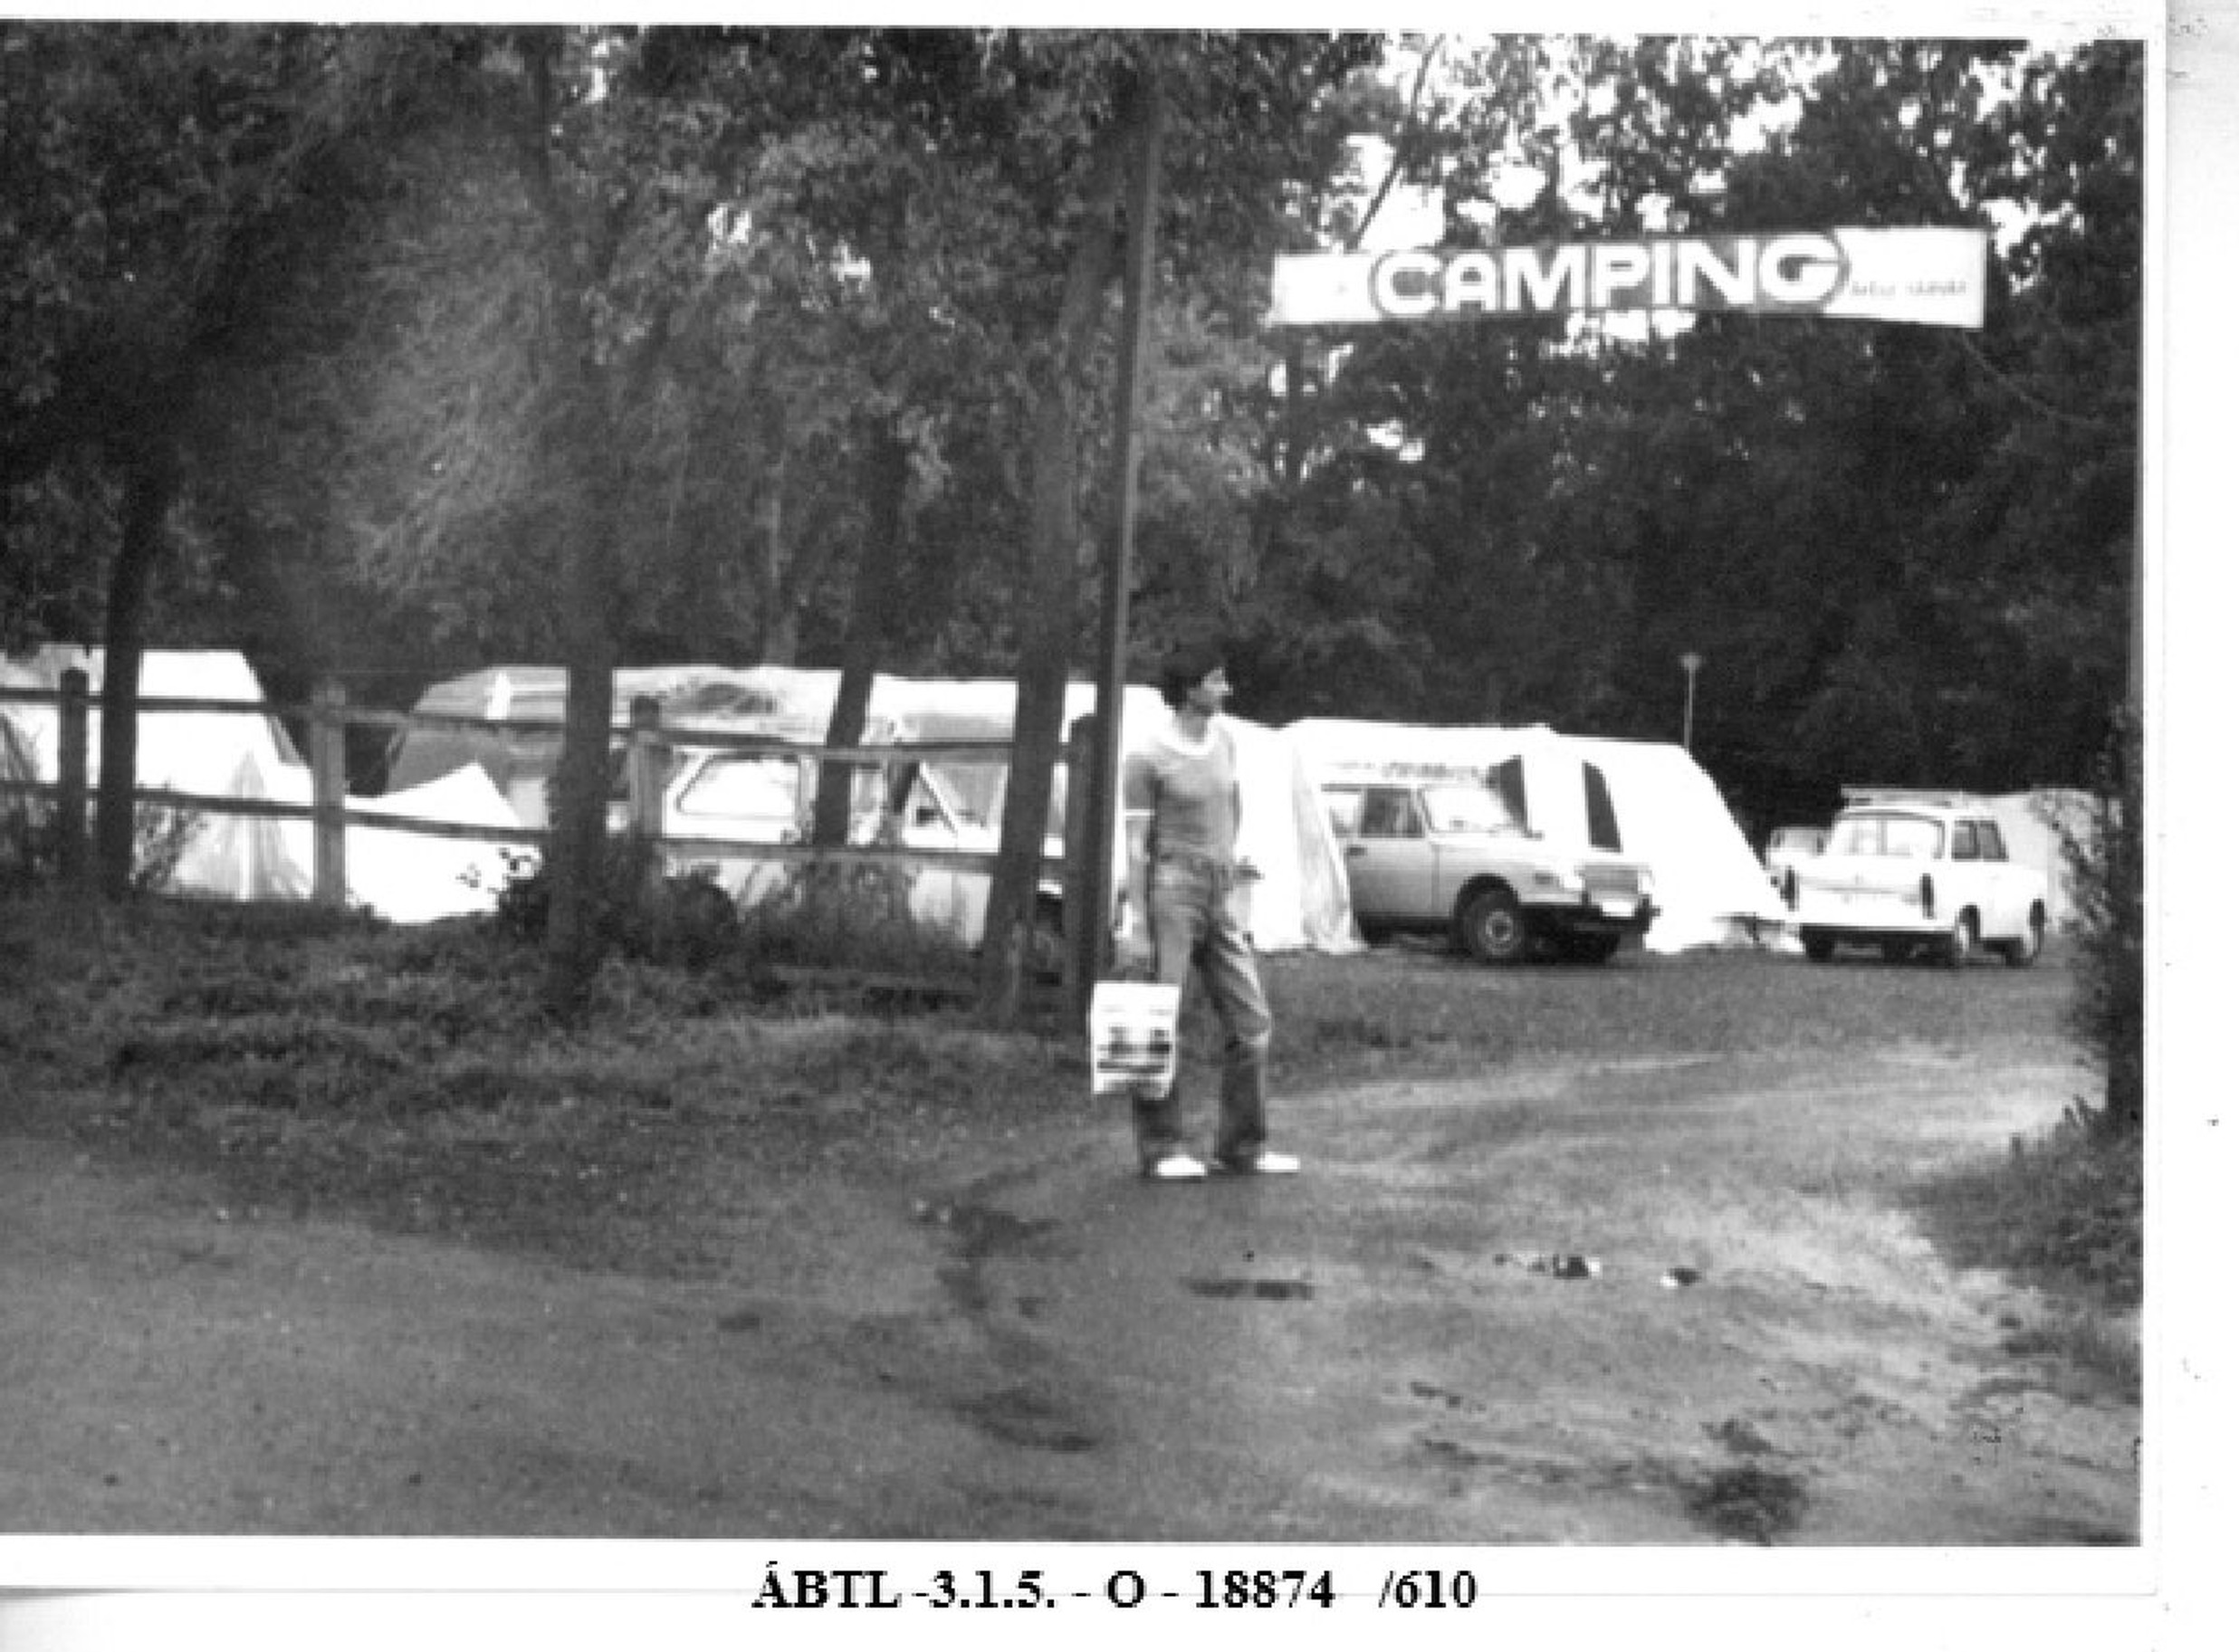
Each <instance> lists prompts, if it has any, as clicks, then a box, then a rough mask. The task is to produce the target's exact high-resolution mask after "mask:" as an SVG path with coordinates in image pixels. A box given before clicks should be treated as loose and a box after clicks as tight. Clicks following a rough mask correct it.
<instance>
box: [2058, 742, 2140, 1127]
mask: <svg viewBox="0 0 2239 1652" xmlns="http://www.w3.org/2000/svg"><path fill="white" fill-rule="evenodd" d="M2143 769H2144V763H2143V750H2142V742H2141V740H2140V739H2139V729H2138V723H2137V720H2136V718H2135V717H2133V716H2132V715H2131V714H2130V713H2129V712H2128V711H2124V712H2121V713H2119V714H2118V715H2117V718H2116V721H2115V729H2114V732H2113V734H2112V735H2111V736H2110V739H2109V740H2108V744H2107V749H2106V751H2105V753H2104V754H2103V755H2102V756H2101V758H2100V762H2099V768H2098V773H2097V775H2096V777H2095V779H2096V784H2095V786H2094V787H2093V793H2094V796H2095V797H2096V799H2097V801H2096V802H2095V804H2094V806H2093V809H2092V816H2093V818H2092V828H2093V829H2092V830H2091V832H2090V833H2089V834H2088V835H2085V834H2074V833H2065V832H2064V833H2063V834H2062V845H2061V848H2062V856H2063V858H2064V859H2065V860H2066V862H2067V864H2068V868H2069V874H2070V887H2071V889H2072V893H2073V896H2074V900H2075V906H2076V917H2075V935H2076V942H2077V947H2076V959H2075V982H2076V995H2075V999H2074V1003H2073V1005H2072V1008H2071V1011H2070V1027H2071V1028H2072V1031H2073V1032H2074V1033H2075V1035H2076V1036H2077V1038H2078V1039H2079V1041H2081V1044H2082V1046H2083V1047H2084V1049H2085V1051H2086V1052H2087V1053H2088V1054H2089V1055H2090V1056H2091V1060H2092V1062H2093V1063H2094V1065H2097V1066H2098V1068H2099V1069H2100V1073H2101V1074H2102V1075H2103V1077H2104V1080H2105V1083H2104V1093H2103V1095H2102V1098H2101V1104H2100V1106H2099V1107H2098V1108H2097V1109H2095V1110H2093V1111H2092V1112H2091V1115H2090V1116H2091V1119H2092V1122H2093V1123H2094V1124H2095V1125H2096V1127H2097V1128H2098V1129H2100V1130H2101V1131H2103V1132H2109V1133H2111V1134H2115V1135H2133V1134H2136V1133H2137V1132H2139V1131H2141V1130H2142V1129H2144V1127H2145V1122H2146V831H2145V782H2144V774H2143Z"/></svg>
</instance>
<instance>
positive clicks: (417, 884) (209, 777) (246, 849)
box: [0, 646, 519, 922]
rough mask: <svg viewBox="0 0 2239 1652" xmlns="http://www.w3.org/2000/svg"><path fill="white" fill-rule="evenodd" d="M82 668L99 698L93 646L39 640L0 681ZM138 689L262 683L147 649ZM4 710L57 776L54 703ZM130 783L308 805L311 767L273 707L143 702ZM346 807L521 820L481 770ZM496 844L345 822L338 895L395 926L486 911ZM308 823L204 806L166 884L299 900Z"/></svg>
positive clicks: (254, 696) (94, 730) (238, 659)
mask: <svg viewBox="0 0 2239 1652" xmlns="http://www.w3.org/2000/svg"><path fill="white" fill-rule="evenodd" d="M72 667H76V668H77V669H79V670H81V671H83V672H84V673H86V676H87V679H88V683H89V687H90V688H91V691H92V692H95V693H99V692H100V687H101V681H102V654H101V650H100V649H98V648H80V647H64V646H49V647H45V648H42V649H41V650H39V651H38V652H37V653H36V654H32V655H27V656H22V657H18V658H15V659H13V660H5V661H0V683H6V684H7V685H8V686H9V687H12V688H36V689H47V690H53V689H55V688H58V687H59V686H60V685H61V683H62V673H63V672H64V671H66V670H68V669H71V668H72ZM139 692H140V694H141V696H142V698H144V699H148V700H232V701H240V702H244V703H247V704H256V703H258V702H262V701H263V698H264V691H263V686H262V685H261V684H260V683H258V682H257V680H256V673H254V672H253V671H251V670H250V669H249V664H248V662H247V661H246V660H245V659H244V658H243V657H242V656H241V655H240V654H234V653H230V652H224V651H177V650H151V651H149V652H148V654H146V655H145V656H143V658H142V660H141V664H140V682H139ZM0 716H5V718H6V719H7V720H8V721H10V722H11V723H13V724H14V726H15V728H16V730H17V731H18V732H19V734H20V735H21V736H22V737H23V740H22V743H23V744H24V746H25V747H26V748H27V749H28V750H29V751H30V753H31V756H32V759H33V763H34V764H35V766H36V769H37V778H38V779H39V780H40V781H41V782H43V784H46V785H53V784H54V782H55V780H56V779H57V778H58V775H59V753H60V715H59V713H58V712H57V711H56V710H55V709H54V708H53V707H52V706H47V705H39V704H26V703H23V702H7V703H6V704H5V706H0ZM87 724H88V727H87V732H86V741H87V753H86V766H87V770H88V781H89V784H91V777H92V774H93V772H94V770H95V769H96V768H97V766H98V764H99V760H100V759H99V757H98V753H99V751H100V711H98V710H96V711H91V713H90V714H89V715H88V718H87ZM135 769H136V773H135V777H134V778H135V782H136V785H137V787H138V788H139V789H143V790H148V789H153V790H163V791H177V792H188V793H193V794H195V795H196V796H200V797H241V798H257V799H263V800H268V801H271V802H275V803H292V804H297V805H300V806H302V807H309V806H310V804H311V770H310V769H308V768H306V767H305V766H304V764H303V763H302V761H301V759H299V758H298V757H297V755H296V752H295V747H294V744H293V742H292V741H291V740H289V738H288V733H287V731H286V729H285V728H284V727H282V724H281V723H280V722H279V721H278V720H277V719H275V718H273V716H271V715H270V714H269V713H259V712H241V711H142V712H141V713H140V717H139V742H138V751H137V755H136V759H135ZM350 807H351V808H352V809H353V810H360V811H373V812H387V813H390V814H404V815H416V816H421V817H423V818H426V819H432V820H446V821H464V822H468V823H471V824H475V825H483V826H516V825H518V824H519V821H518V820H517V819H516V817H515V816H514V815H513V812H512V808H511V807H508V806H507V804H506V802H505V799H504V798H503V797H501V796H499V795H498V793H497V791H496V788H494V787H493V786H491V785H490V784H489V782H488V781H487V780H486V779H483V778H481V777H480V776H479V774H478V773H477V774H476V775H475V776H474V778H472V779H471V780H461V779H455V778H454V779H452V780H448V781H443V782H438V783H436V784H433V785H429V786H426V787H422V788H416V789H414V790H410V791H406V792H401V793H395V794H392V795H390V796H389V797H386V798H382V799H378V800H374V799H367V798H352V799H351V800H350ZM501 857H502V847H501V846H500V845H493V844H480V843H472V842H465V841H462V840H454V839H449V838H437V837H422V836H407V835H405V834H402V833H398V832H395V831H389V830H385V829H383V828H380V827H377V826H355V825H353V826H349V827H348V828H346V830H345V833H344V842H343V864H344V865H345V867H346V869H347V876H348V884H349V888H348V899H349V902H351V903H352V904H353V905H357V906H361V907H364V908H367V909H368V910H369V911H371V912H375V913H377V914H378V915H379V916H382V917H385V918H389V919H391V920H393V921H398V922H418V921H426V920H427V919H431V918H437V917H445V916H449V915H452V914H455V913H464V912H482V911H487V910H489V909H491V908H492V907H493V906H494V904H495V902H496V899H497V891H498V889H499V888H500V887H501V886H502V883H503V881H504V870H505V869H504V866H503V864H502V858H501ZM311 864H312V852H311V823H310V822H309V821H307V820H281V819H276V818H273V817H272V816H254V815H225V814H217V813H215V812H209V811H205V812H203V813H202V814H201V816H200V817H199V818H198V819H196V821H195V823H194V825H193V828H192V830H191V832H190V834H189V836H187V841H186V843H185V845H184V846H183V848H182V850H181V852H180V855H179V860H178V864H177V868H176V870H175V871H174V872H173V874H172V876H171V882H170V884H169V887H171V888H172V889H174V890H176V891H177V893H182V894H195V895H205V896H209V897H213V898H216V899H221V900H233V901H301V900H308V899H309V898H310V896H311Z"/></svg>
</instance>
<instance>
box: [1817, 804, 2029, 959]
mask: <svg viewBox="0 0 2239 1652" xmlns="http://www.w3.org/2000/svg"><path fill="white" fill-rule="evenodd" d="M2045 910H2046V908H2045V883H2044V874H2043V873H2041V872H2039V871H2038V870H2037V869H2036V868H2035V867H2033V866H2026V865H2024V864H2021V863H2020V862H2018V861H2014V860H2010V859H2008V858H2007V855H2006V846H2005V834H2004V833H2003V832H2001V831H2000V830H1999V828H1998V822H1997V820H1996V818H1995V816H1993V815H1992V814H1991V812H1990V807H1989V805H1988V804H1986V803H1985V802H1983V801H1982V800H1981V799H1979V798H1976V797H1967V796H1966V795H1964V794H1954V793H1931V792H1913V791H1906V792H1884V791H1874V792H1866V791H1854V792H1852V794H1851V801H1850V803H1849V804H1848V805H1847V806H1846V807H1844V808H1843V810H1842V813H1841V814H1839V815H1837V816H1835V819H1834V825H1833V827H1832V829H1831V830H1830V832H1829V833H1828V837H1827V846H1826V849H1825V850H1824V851H1823V853H1822V854H1820V855H1817V856H1815V857H1814V858H1813V859H1812V860H1809V861H1807V862H1804V864H1801V865H1799V866H1798V867H1797V868H1796V899H1795V922H1796V931H1797V936H1798V939H1800V940H1801V941H1803V943H1804V956H1805V957H1807V958H1809V959H1811V960H1813V962H1814V963H1823V962H1825V961H1826V960H1828V959H1830V958H1832V956H1833V955H1834V951H1835V949H1836V948H1837V947H1838V946H1866V947H1874V948H1878V949H1879V950H1880V952H1881V954H1882V956H1883V957H1885V958H1888V959H1890V960H1898V959H1903V958H1909V957H1912V956H1914V955H1916V954H1921V953H1925V954H1928V955H1929V956H1932V957H1935V958H1938V959H1941V960H1943V961H1945V962H1947V963H1952V964H1963V963H1966V962H1968V961H1969V960H1972V959H1974V958H1975V957H1976V955H1977V954H1979V953H1981V952H1984V951H1991V952H1995V953H1997V954H1998V955H1999V956H2001V957H2002V958H2004V959H2005V961H2006V962H2007V963H2009V964H2013V965H2014V966H2016V967H2020V966H2024V965H2028V964H2031V963H2034V962H2035V961H2036V959H2037V955H2038V954H2039V953H2040V952H2041V951H2043V948H2044V924H2045Z"/></svg>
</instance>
